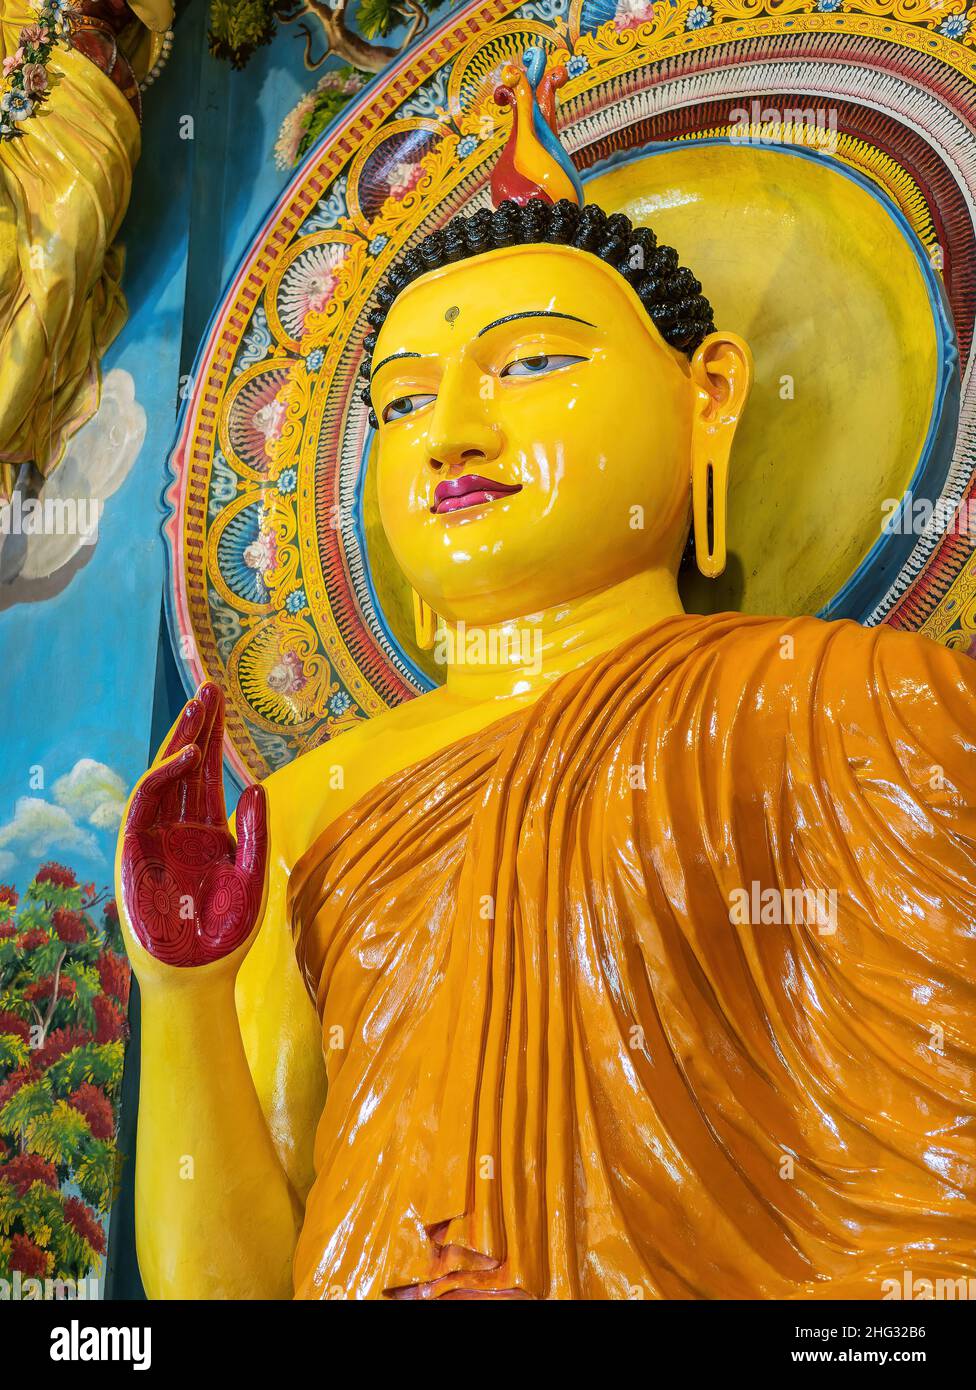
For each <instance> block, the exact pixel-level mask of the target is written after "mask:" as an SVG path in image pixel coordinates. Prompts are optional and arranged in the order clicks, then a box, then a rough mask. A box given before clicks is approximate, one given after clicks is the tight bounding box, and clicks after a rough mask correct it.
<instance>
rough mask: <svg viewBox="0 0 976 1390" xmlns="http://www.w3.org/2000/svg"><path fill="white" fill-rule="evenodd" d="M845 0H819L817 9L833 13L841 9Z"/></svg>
mask: <svg viewBox="0 0 976 1390" xmlns="http://www.w3.org/2000/svg"><path fill="white" fill-rule="evenodd" d="M842 2H843V0H817V9H818V10H820V11H821V12H822V13H823V14H833V13H834V11H835V10H839V9H840V7H841V4H842Z"/></svg>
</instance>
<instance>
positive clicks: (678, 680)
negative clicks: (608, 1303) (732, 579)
mask: <svg viewBox="0 0 976 1390" xmlns="http://www.w3.org/2000/svg"><path fill="white" fill-rule="evenodd" d="M974 742H976V663H972V662H971V661H970V660H969V659H968V658H966V657H963V656H959V655H957V654H955V653H953V652H951V651H948V650H946V649H945V648H942V647H939V646H936V645H935V644H934V643H932V642H929V641H928V640H926V639H924V638H920V637H916V636H911V635H907V634H899V633H895V632H893V631H891V630H888V629H884V628H875V629H871V630H864V629H862V628H860V627H858V626H857V625H855V624H853V623H846V622H844V623H830V624H828V623H822V622H819V621H817V620H816V619H813V618H802V619H798V620H782V621H781V620H775V619H767V618H749V617H742V616H739V615H729V614H722V615H718V616H714V617H708V618H700V617H686V616H681V617H676V618H673V619H668V620H666V621H664V622H662V623H660V624H659V625H657V626H656V627H655V628H653V630H651V631H649V632H648V633H646V634H645V635H644V636H643V637H642V638H641V639H640V640H638V641H636V642H632V643H629V644H627V645H626V646H624V647H621V648H620V649H618V650H616V651H614V652H612V653H610V654H609V655H607V656H604V657H601V658H599V659H598V660H596V661H594V662H592V663H590V664H589V665H587V666H586V667H584V668H582V669H581V670H579V671H577V672H575V673H572V674H570V675H568V676H565V677H563V678H562V679H561V680H559V681H558V682H557V683H556V684H555V685H554V686H553V687H552V688H551V689H550V690H548V691H547V692H546V693H545V694H544V695H543V696H542V698H541V699H539V701H538V702H537V703H536V704H534V705H532V706H531V707H529V708H525V709H522V710H520V711H519V712H516V713H513V714H510V715H508V716H506V717H504V718H502V719H501V720H499V721H498V722H497V723H495V724H493V725H492V726H491V727H489V728H488V729H487V730H486V731H485V732H484V733H482V734H479V735H477V736H475V737H471V738H467V739H465V740H463V741H462V742H459V743H456V744H455V745H454V746H452V747H449V748H447V749H445V750H444V751H443V752H441V753H438V754H437V755H436V756H433V757H430V758H428V759H426V760H424V761H423V762H420V763H418V764H416V765H415V766H413V767H411V768H409V769H408V770H407V771H405V772H402V773H400V774H398V775H396V776H393V777H391V778H389V779H388V780H387V781H385V782H383V783H382V784H381V785H379V786H377V787H376V788H375V790H373V791H372V792H371V793H370V794H369V795H368V796H366V797H365V798H363V799H362V800H361V801H360V802H359V803H358V804H357V805H356V806H355V807H353V808H352V809H351V810H350V811H349V812H348V813H347V814H345V815H343V816H342V817H341V819H339V820H338V821H337V822H336V823H335V824H333V825H332V826H331V827H330V828H329V829H328V830H327V831H326V832H325V833H324V834H323V835H322V837H321V838H320V839H319V840H318V842H317V843H315V844H314V845H313V846H312V847H311V848H310V849H309V851H308V852H307V853H306V854H305V856H304V857H303V859H302V860H301V861H300V862H299V864H298V865H297V866H296V869H295V871H294V874H293V877H292V887H291V909H290V910H291V916H292V923H293V927H294V930H295V934H296V947H297V951H298V955H299V960H300V963H301V965H302V967H303V969H304V971H305V975H306V979H307V981H308V983H309V987H310V989H311V990H312V992H313V994H314V997H315V1000H316V1003H317V1006H318V1009H319V1012H320V1015H321V1018H322V1024H323V1030H324V1035H323V1036H324V1043H325V1057H326V1063H327V1070H328V1079H329V1094H328V1099H327V1102H326V1105H325V1109H324V1112H323V1115H322V1120H321V1124H320V1127H319V1130H318V1133H317V1139H316V1153H315V1166H316V1174H317V1176H316V1180H315V1183H314V1186H313V1188H312V1191H311V1193H310V1196H309V1199H308V1203H307V1208H306V1216H305V1223H304V1228H303V1231H302V1234H301V1237H300V1240H299V1244H298V1248H297V1251H296V1257H295V1287H296V1293H297V1296H298V1297H301V1298H326V1297H354V1298H375V1297H382V1296H389V1295H397V1296H408V1297H435V1296H445V1295H446V1296H477V1295H478V1294H479V1292H480V1293H482V1294H485V1295H491V1294H495V1295H499V1294H507V1295H509V1296H523V1297H532V1298H628V1297H631V1298H634V1297H647V1298H753V1297H760V1298H762V1297H770V1298H780V1297H790V1296H811V1295H815V1294H818V1293H820V1294H823V1295H825V1296H847V1297H863V1298H881V1297H883V1285H882V1281H883V1280H884V1279H887V1278H897V1279H898V1280H899V1283H900V1282H901V1279H902V1273H903V1271H904V1270H905V1269H909V1270H911V1271H912V1272H913V1274H914V1276H916V1277H918V1278H923V1277H932V1276H933V1275H934V1276H943V1277H947V1278H948V1277H958V1276H960V1275H967V1276H972V1275H974V1274H976V1203H974V1178H976V1163H974V1158H976V1149H974V1127H973V1120H974V1102H976V1098H974V1084H973V1083H974V1067H973V1041H974V1033H973V1023H974V1015H976V1007H974V1006H976V988H974V981H976V915H974V910H976V809H974V808H976V756H974ZM753 885H757V888H756V890H755V891H757V892H762V891H764V890H770V889H775V890H779V891H780V893H781V894H785V893H786V892H787V890H791V889H796V888H807V889H811V890H814V891H816V890H820V891H821V892H822V894H823V895H825V896H824V897H822V898H821V900H820V901H821V902H822V903H825V904H829V903H830V902H831V901H832V900H831V899H830V897H829V896H828V895H829V894H830V893H831V892H833V893H835V894H836V900H835V909H836V910H835V912H834V913H831V912H830V911H829V910H828V911H826V912H825V913H823V914H822V915H821V916H820V919H819V924H818V922H817V921H810V920H809V915H808V920H807V922H806V924H804V923H802V922H801V923H796V922H795V921H794V922H793V923H790V922H786V923H783V922H780V924H777V923H776V921H769V920H767V921H765V922H763V921H756V920H753V921H752V922H751V924H748V923H747V924H742V922H741V916H742V914H741V913H739V914H736V913H735V912H734V911H733V910H730V905H734V904H735V903H736V902H737V901H741V897H740V896H739V895H737V893H736V890H739V889H743V888H744V889H746V890H747V891H748V892H749V893H750V895H751V894H752V893H753V891H754V890H753V887H752V886H753ZM782 900H783V901H784V902H785V901H787V900H786V898H785V897H784V898H783V899H782ZM793 901H795V900H793ZM772 915H773V916H774V917H775V916H777V915H779V916H780V917H782V916H788V915H789V913H788V912H787V911H786V910H785V909H784V911H783V912H782V913H780V914H777V913H776V912H775V911H773V912H772ZM734 916H738V918H739V919H740V920H736V921H733V920H732V917H734ZM832 923H833V925H835V926H836V930H834V931H832V930H831V924H832Z"/></svg>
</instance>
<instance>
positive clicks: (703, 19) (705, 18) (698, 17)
mask: <svg viewBox="0 0 976 1390" xmlns="http://www.w3.org/2000/svg"><path fill="white" fill-rule="evenodd" d="M711 22H712V12H711V10H710V9H709V7H708V6H707V5H696V6H695V8H694V9H693V10H690V11H689V12H688V18H687V19H686V20H685V28H686V29H706V28H707V27H708V25H709V24H711Z"/></svg>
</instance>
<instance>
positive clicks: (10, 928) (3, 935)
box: [0, 922, 17, 941]
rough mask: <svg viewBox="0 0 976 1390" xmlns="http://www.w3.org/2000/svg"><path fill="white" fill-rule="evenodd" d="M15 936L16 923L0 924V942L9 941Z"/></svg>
mask: <svg viewBox="0 0 976 1390" xmlns="http://www.w3.org/2000/svg"><path fill="white" fill-rule="evenodd" d="M16 935H17V923H16V922H0V941H9V940H10V938H11V937H12V936H16Z"/></svg>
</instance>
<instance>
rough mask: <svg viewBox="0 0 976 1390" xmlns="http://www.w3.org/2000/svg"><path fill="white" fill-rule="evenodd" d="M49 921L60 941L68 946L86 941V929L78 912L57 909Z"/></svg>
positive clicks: (61, 908)
mask: <svg viewBox="0 0 976 1390" xmlns="http://www.w3.org/2000/svg"><path fill="white" fill-rule="evenodd" d="M51 921H52V922H53V924H54V930H55V931H56V932H57V934H58V936H59V937H60V938H61V940H62V941H64V942H66V943H68V944H70V945H79V944H80V943H81V942H83V941H87V940H88V929H87V927H86V925H85V919H84V917H83V916H82V915H81V913H80V912H69V911H68V910H67V908H63V907H59V908H58V909H57V911H56V912H55V913H54V916H53V917H52V918H51Z"/></svg>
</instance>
